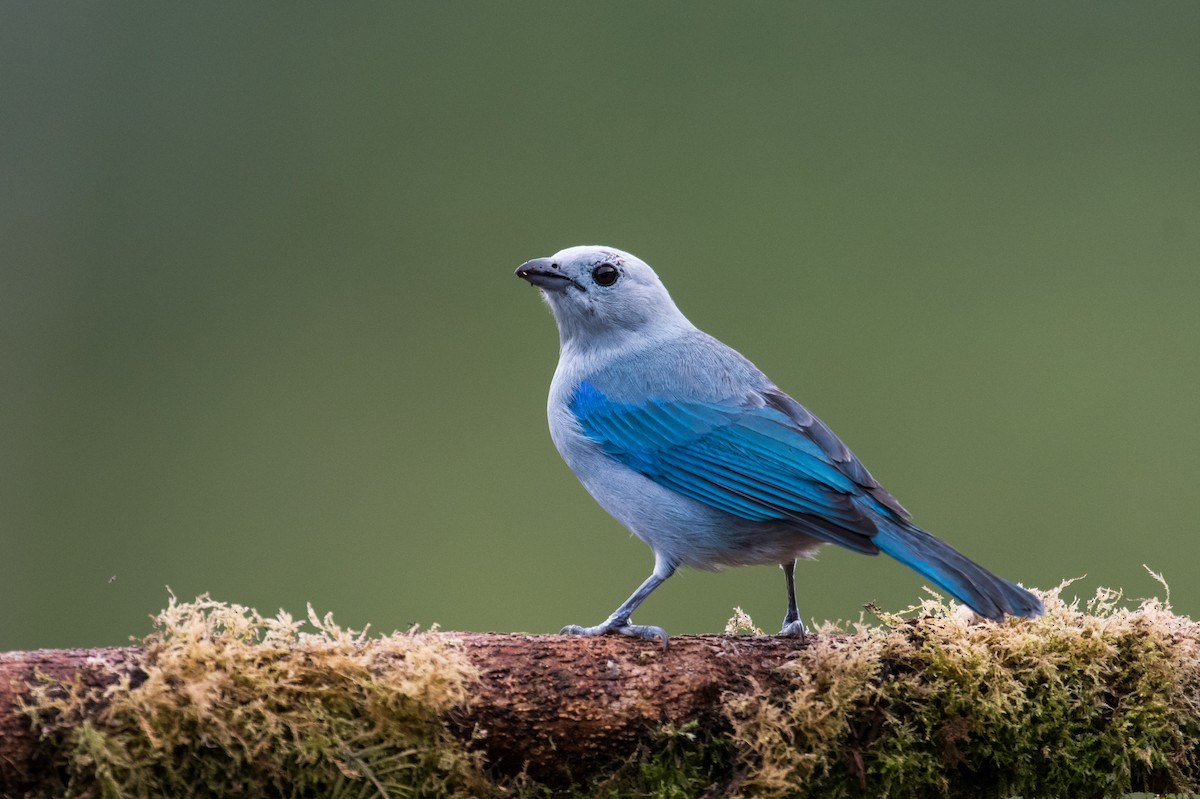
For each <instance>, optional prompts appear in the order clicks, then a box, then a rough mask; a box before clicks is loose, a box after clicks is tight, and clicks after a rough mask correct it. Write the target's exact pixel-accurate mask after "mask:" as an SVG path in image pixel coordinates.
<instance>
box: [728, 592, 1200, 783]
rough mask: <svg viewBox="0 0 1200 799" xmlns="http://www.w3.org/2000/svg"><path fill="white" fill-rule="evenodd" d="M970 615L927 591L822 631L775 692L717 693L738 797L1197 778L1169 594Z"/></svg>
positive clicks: (1185, 648)
mask: <svg viewBox="0 0 1200 799" xmlns="http://www.w3.org/2000/svg"><path fill="white" fill-rule="evenodd" d="M1066 585H1067V584H1066V583H1064V584H1063V585H1062V586H1059V588H1058V589H1056V590H1054V591H1051V592H1049V593H1047V594H1045V595H1044V596H1045V601H1046V614H1045V615H1044V616H1042V617H1040V618H1037V619H1032V620H1029V619H1010V620H1007V621H1005V622H1003V623H1001V624H990V623H979V621H978V619H976V618H975V617H974V616H973V614H972V613H971V612H970V611H969V610H968V609H966V608H963V607H961V606H957V605H951V604H948V603H946V602H943V601H942V600H941V599H940V598H934V599H930V600H927V601H925V602H923V603H921V604H920V605H918V606H916V607H914V608H910V609H909V610H910V611H911V612H913V613H915V615H912V616H911V617H908V616H909V614H896V615H890V614H880V621H881V622H882V624H881V625H880V626H867V625H865V624H863V623H861V622H860V623H858V624H857V625H853V629H852V632H851V633H850V634H849V635H848V636H846V635H841V636H838V635H834V634H833V633H838V632H842V630H841V629H840V628H838V627H837V626H834V625H826V626H825V627H823V628H821V629H820V630H819V631H818V634H817V635H816V636H815V641H814V643H813V645H812V646H811V647H810V648H808V649H805V650H803V651H802V652H801V653H800V654H799V656H798V657H797V658H796V659H795V660H794V661H792V662H791V663H789V664H788V665H787V666H784V667H783V672H784V673H785V674H786V680H785V681H784V687H783V688H782V689H779V690H776V691H768V692H760V693H753V694H742V695H735V696H729V697H727V704H728V712H729V718H730V720H731V723H732V725H733V732H732V740H733V742H734V746H735V748H736V752H737V754H736V757H737V758H738V759H739V760H741V761H742V762H743V763H744V764H745V767H746V768H747V769H748V772H747V775H746V779H745V780H744V782H743V783H742V785H741V788H740V790H741V792H743V793H744V794H745V795H747V796H761V797H776V796H795V795H810V794H811V795H820V796H889V797H906V796H913V797H917V796H921V797H927V796H997V797H1003V796H1014V795H1025V796H1095V795H1104V796H1113V795H1121V794H1124V793H1127V792H1129V791H1130V790H1132V788H1133V787H1134V786H1137V787H1140V788H1141V789H1143V790H1146V789H1152V790H1156V791H1160V792H1168V791H1173V792H1189V791H1195V790H1196V789H1197V787H1198V786H1200V744H1198V743H1197V742H1198V741H1200V634H1198V633H1197V627H1196V625H1195V623H1194V622H1192V621H1191V620H1190V619H1187V618H1185V617H1181V616H1177V615H1175V614H1174V613H1173V612H1171V610H1170V605H1169V603H1168V602H1167V601H1160V600H1157V599H1149V600H1144V601H1141V602H1140V603H1138V604H1137V605H1136V606H1135V607H1128V606H1127V603H1125V602H1124V601H1123V597H1122V595H1121V594H1120V593H1119V592H1115V591H1109V590H1104V589H1102V590H1101V591H1099V592H1098V593H1097V595H1096V597H1095V598H1094V599H1092V600H1091V601H1090V602H1088V603H1087V604H1086V609H1080V607H1079V601H1078V600H1075V601H1072V602H1070V603H1068V602H1066V601H1065V600H1063V599H1062V598H1061V593H1062V590H1063V589H1064V588H1065V587H1066Z"/></svg>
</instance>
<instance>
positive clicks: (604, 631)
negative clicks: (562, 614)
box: [559, 620, 668, 651]
mask: <svg viewBox="0 0 1200 799" xmlns="http://www.w3.org/2000/svg"><path fill="white" fill-rule="evenodd" d="M559 634H560V635H628V636H629V637H631V638H643V639H645V640H647V641H653V640H654V639H656V638H658V639H661V640H662V646H663V650H664V651H665V650H666V648H667V640H668V636H667V631H666V630H664V629H663V628H662V627H655V626H653V625H650V624H628V623H625V624H622V623H619V622H613V621H611V620H610V621H606V622H605V623H604V624H597V625H596V626H595V627H580V626H579V625H578V624H568V625H567V626H566V627H563V628H562V630H561V631H560V632H559Z"/></svg>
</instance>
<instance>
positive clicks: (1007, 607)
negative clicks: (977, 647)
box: [873, 522, 1045, 621]
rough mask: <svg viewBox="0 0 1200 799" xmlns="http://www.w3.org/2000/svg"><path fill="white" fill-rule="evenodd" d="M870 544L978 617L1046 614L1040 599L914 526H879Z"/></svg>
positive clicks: (902, 523)
mask: <svg viewBox="0 0 1200 799" xmlns="http://www.w3.org/2000/svg"><path fill="white" fill-rule="evenodd" d="M873 541H874V543H875V544H876V545H877V546H878V547H879V548H880V549H881V550H882V551H884V552H886V553H887V554H889V555H891V556H892V557H893V558H895V559H896V560H898V561H900V562H901V563H903V564H904V565H905V566H907V567H909V568H910V569H912V570H913V571H915V572H917V573H918V574H920V575H922V576H924V577H927V578H929V579H930V580H931V581H933V582H934V583H935V584H936V585H937V586H938V587H940V588H942V589H944V590H946V591H948V592H949V593H950V594H951V595H952V596H953V597H954V598H955V599H957V600H958V601H960V602H962V603H963V604H965V605H968V606H969V607H970V608H971V609H972V610H974V611H975V612H976V613H978V614H979V615H980V616H986V617H987V618H989V619H992V620H994V621H1000V620H1001V619H1003V618H1004V614H1006V613H1007V614H1008V615H1010V616H1024V617H1026V618H1030V617H1033V616H1040V615H1042V613H1044V612H1045V608H1044V607H1043V606H1042V600H1040V599H1038V598H1037V597H1036V596H1034V595H1033V594H1031V593H1029V592H1028V591H1026V590H1025V589H1024V588H1021V587H1019V586H1016V585H1013V584H1012V583H1010V582H1009V581H1008V580H1005V579H1003V578H1000V577H997V576H996V575H994V574H992V573H991V572H990V571H988V570H987V569H985V568H983V567H982V566H980V565H979V564H978V563H976V562H975V561H973V560H971V559H969V558H968V557H966V556H965V555H963V554H962V553H961V552H959V551H958V550H956V549H955V548H954V547H952V546H950V545H949V544H947V543H945V542H944V541H941V540H940V539H937V538H934V537H933V536H932V535H930V534H929V533H927V532H925V531H924V530H922V529H921V528H920V527H917V526H915V525H913V524H909V523H908V522H889V523H886V524H880V525H879V532H878V533H877V534H876V535H875V537H874V539H873Z"/></svg>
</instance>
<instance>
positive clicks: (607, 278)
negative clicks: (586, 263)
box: [592, 264, 621, 286]
mask: <svg viewBox="0 0 1200 799" xmlns="http://www.w3.org/2000/svg"><path fill="white" fill-rule="evenodd" d="M620 276H621V273H620V272H618V271H617V268H616V267H615V266H613V265H612V264H600V265H599V266H597V267H596V268H595V269H593V270H592V280H594V281H596V285H597V286H611V285H612V284H613V283H616V282H617V278H619V277H620Z"/></svg>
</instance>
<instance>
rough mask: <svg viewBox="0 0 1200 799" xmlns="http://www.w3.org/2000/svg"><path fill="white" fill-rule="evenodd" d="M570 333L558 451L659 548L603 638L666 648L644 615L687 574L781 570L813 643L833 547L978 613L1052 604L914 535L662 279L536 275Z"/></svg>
mask: <svg viewBox="0 0 1200 799" xmlns="http://www.w3.org/2000/svg"><path fill="white" fill-rule="evenodd" d="M516 274H517V276H518V277H521V278H523V279H525V280H527V281H529V282H530V283H532V284H533V285H535V286H537V287H539V288H540V289H541V293H542V296H543V297H544V298H545V300H546V302H547V303H548V304H549V305H550V309H551V310H552V311H553V312H554V319H555V321H556V322H557V323H558V334H559V359H558V369H557V370H556V371H555V373H554V380H553V382H551V384H550V398H549V403H548V405H547V414H548V416H549V420H550V437H551V438H552V439H553V440H554V445H555V446H556V447H557V448H558V451H559V453H560V454H561V455H562V457H563V460H565V461H566V462H567V465H568V466H570V467H571V470H572V471H574V472H575V476H576V477H578V478H579V481H580V482H581V483H583V486H584V488H586V489H587V490H588V492H589V493H591V495H592V496H593V497H595V499H596V501H597V502H599V503H600V505H601V506H602V507H603V508H604V509H605V510H606V511H608V512H609V513H610V514H612V515H613V516H614V517H615V518H616V519H617V521H619V522H621V523H622V524H623V525H625V526H626V527H628V528H629V529H630V530H631V531H633V533H634V535H636V536H637V537H638V538H640V539H642V540H643V541H645V542H646V543H647V544H649V545H650V548H651V549H652V550H654V572H653V573H652V574H651V575H650V577H649V578H648V579H647V580H646V581H645V582H644V583H642V585H641V586H640V587H639V588H638V589H637V590H636V591H634V592H633V595H632V596H630V597H629V599H627V600H625V603H624V604H622V605H621V606H620V607H619V608H617V609H616V610H615V611H613V613H612V615H611V616H609V617H608V619H607V620H605V621H604V622H603V623H602V624H599V625H596V626H595V627H579V626H577V625H570V626H568V627H565V628H564V629H563V632H565V633H573V634H576V635H597V634H601V633H623V634H625V635H632V636H638V637H642V638H655V637H658V638H661V639H662V641H663V643H664V645H665V643H666V640H667V634H666V632H664V631H663V630H662V629H661V628H659V627H653V626H648V625H638V624H633V623H632V622H631V621H630V616H631V614H632V613H633V611H634V610H635V609H636V608H637V607H638V605H640V604H641V603H642V602H643V601H644V600H645V599H646V597H647V596H649V595H650V592H651V591H653V590H654V589H655V588H657V587H658V586H659V584H661V583H662V582H663V581H664V580H666V579H667V578H668V577H670V576H671V575H672V574H673V573H674V572H675V569H676V568H677V567H679V566H681V565H687V566H692V567H696V568H701V569H717V568H720V567H722V566H730V565H742V564H753V563H778V564H780V566H782V567H783V573H784V576H785V578H786V583H787V615H785V616H784V620H783V631H782V632H783V634H787V635H803V634H804V624H803V623H802V622H801V620H800V615H799V613H798V612H797V610H796V590H795V577H794V573H795V565H796V560H797V559H798V558H811V557H813V555H814V553H815V551H816V549H817V548H818V547H819V546H820V545H821V544H826V543H832V544H839V545H841V546H844V547H846V548H848V549H853V550H854V551H856V552H862V553H864V554H867V555H874V554H877V553H879V552H881V551H882V552H886V553H887V554H889V555H891V556H892V557H893V558H895V559H896V560H898V561H900V562H901V563H903V564H904V565H906V566H908V567H910V568H912V569H914V570H915V571H917V572H918V573H920V574H921V575H923V576H925V577H926V578H928V579H929V580H931V581H933V582H934V583H935V584H937V585H938V586H940V587H941V588H943V589H944V590H946V591H947V592H949V593H950V594H951V595H953V596H954V597H956V598H957V599H959V600H960V601H962V602H964V603H965V604H967V605H968V606H970V607H971V608H972V609H973V610H974V611H975V612H976V613H978V614H979V615H981V616H986V617H987V618H989V619H994V620H997V621H998V620H1000V619H1002V618H1003V617H1004V614H1006V613H1007V614H1009V615H1012V616H1026V617H1029V616H1037V615H1039V614H1040V613H1042V612H1043V608H1042V602H1041V600H1039V599H1038V598H1037V597H1036V596H1034V595H1033V594H1031V593H1029V592H1028V591H1026V590H1025V589H1023V588H1020V587H1018V586H1016V585H1014V584H1013V583H1010V582H1009V581H1007V580H1004V579H1001V578H1000V577H997V576H996V575H994V574H992V573H991V572H989V571H987V570H986V569H984V568H983V567H982V566H979V565H978V564H977V563H975V562H973V561H971V560H969V559H968V558H966V557H965V556H963V555H962V554H960V553H959V552H958V551H957V550H955V549H953V548H952V547H950V546H949V545H948V544H945V543H944V542H942V541H940V540H939V539H937V538H935V537H934V536H932V535H930V534H929V533H927V532H925V531H924V530H922V529H921V528H919V527H917V526H916V525H914V524H912V522H910V521H909V518H910V514H909V513H908V511H907V510H905V509H904V507H903V506H902V505H901V504H900V503H899V502H897V501H896V499H895V498H894V497H893V496H892V495H891V494H889V493H888V492H887V490H885V489H884V488H883V486H881V485H880V484H879V483H878V482H876V480H875V478H873V477H871V473H870V472H868V471H867V469H866V467H864V466H863V465H862V463H861V462H860V461H859V460H858V458H856V457H855V456H854V453H852V452H851V451H850V450H849V449H847V447H846V445H845V444H843V443H842V442H841V440H839V439H838V437H837V436H835V435H834V434H833V432H832V431H830V429H829V428H828V427H826V426H825V425H824V423H822V422H821V420H820V419H818V418H817V417H815V416H813V415H812V414H811V413H809V412H808V411H807V410H806V409H805V408H804V407H803V406H802V405H801V404H800V403H798V402H796V401H795V400H794V399H792V398H791V397H789V396H788V395H787V394H785V393H784V392H783V391H781V390H780V389H779V388H778V387H777V386H776V385H775V384H774V383H772V382H771V381H770V380H769V379H768V378H767V376H766V375H764V374H763V373H762V372H760V371H759V370H758V369H757V368H756V367H755V366H754V364H752V363H750V361H748V360H746V359H745V358H744V357H742V355H740V354H739V353H738V352H736V351H734V350H733V349H731V348H730V347H727V346H725V345H724V344H722V343H721V342H719V341H717V340H716V339H715V338H713V337H712V336H710V335H708V334H706V333H703V332H701V331H700V330H698V329H697V328H696V326H695V325H693V324H692V323H691V322H689V321H688V320H687V318H686V317H685V316H684V315H683V314H682V313H680V311H679V309H678V308H676V307H675V303H674V302H673V301H672V300H671V296H670V295H669V294H668V293H667V290H666V288H665V287H664V286H663V284H662V282H661V281H660V280H659V279H658V275H656V274H655V273H654V270H652V269H651V268H650V267H649V266H647V265H646V264H645V263H643V262H642V261H641V260H639V259H638V258H636V257H634V256H633V255H630V254H629V253H626V252H622V251H620V250H616V249H612V248H611V247H571V248H568V249H565V250H563V251H561V252H559V253H557V254H556V255H553V256H551V257H549V258H537V259H535V260H532V261H527V262H526V263H524V264H521V266H520V267H518V268H517V272H516Z"/></svg>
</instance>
